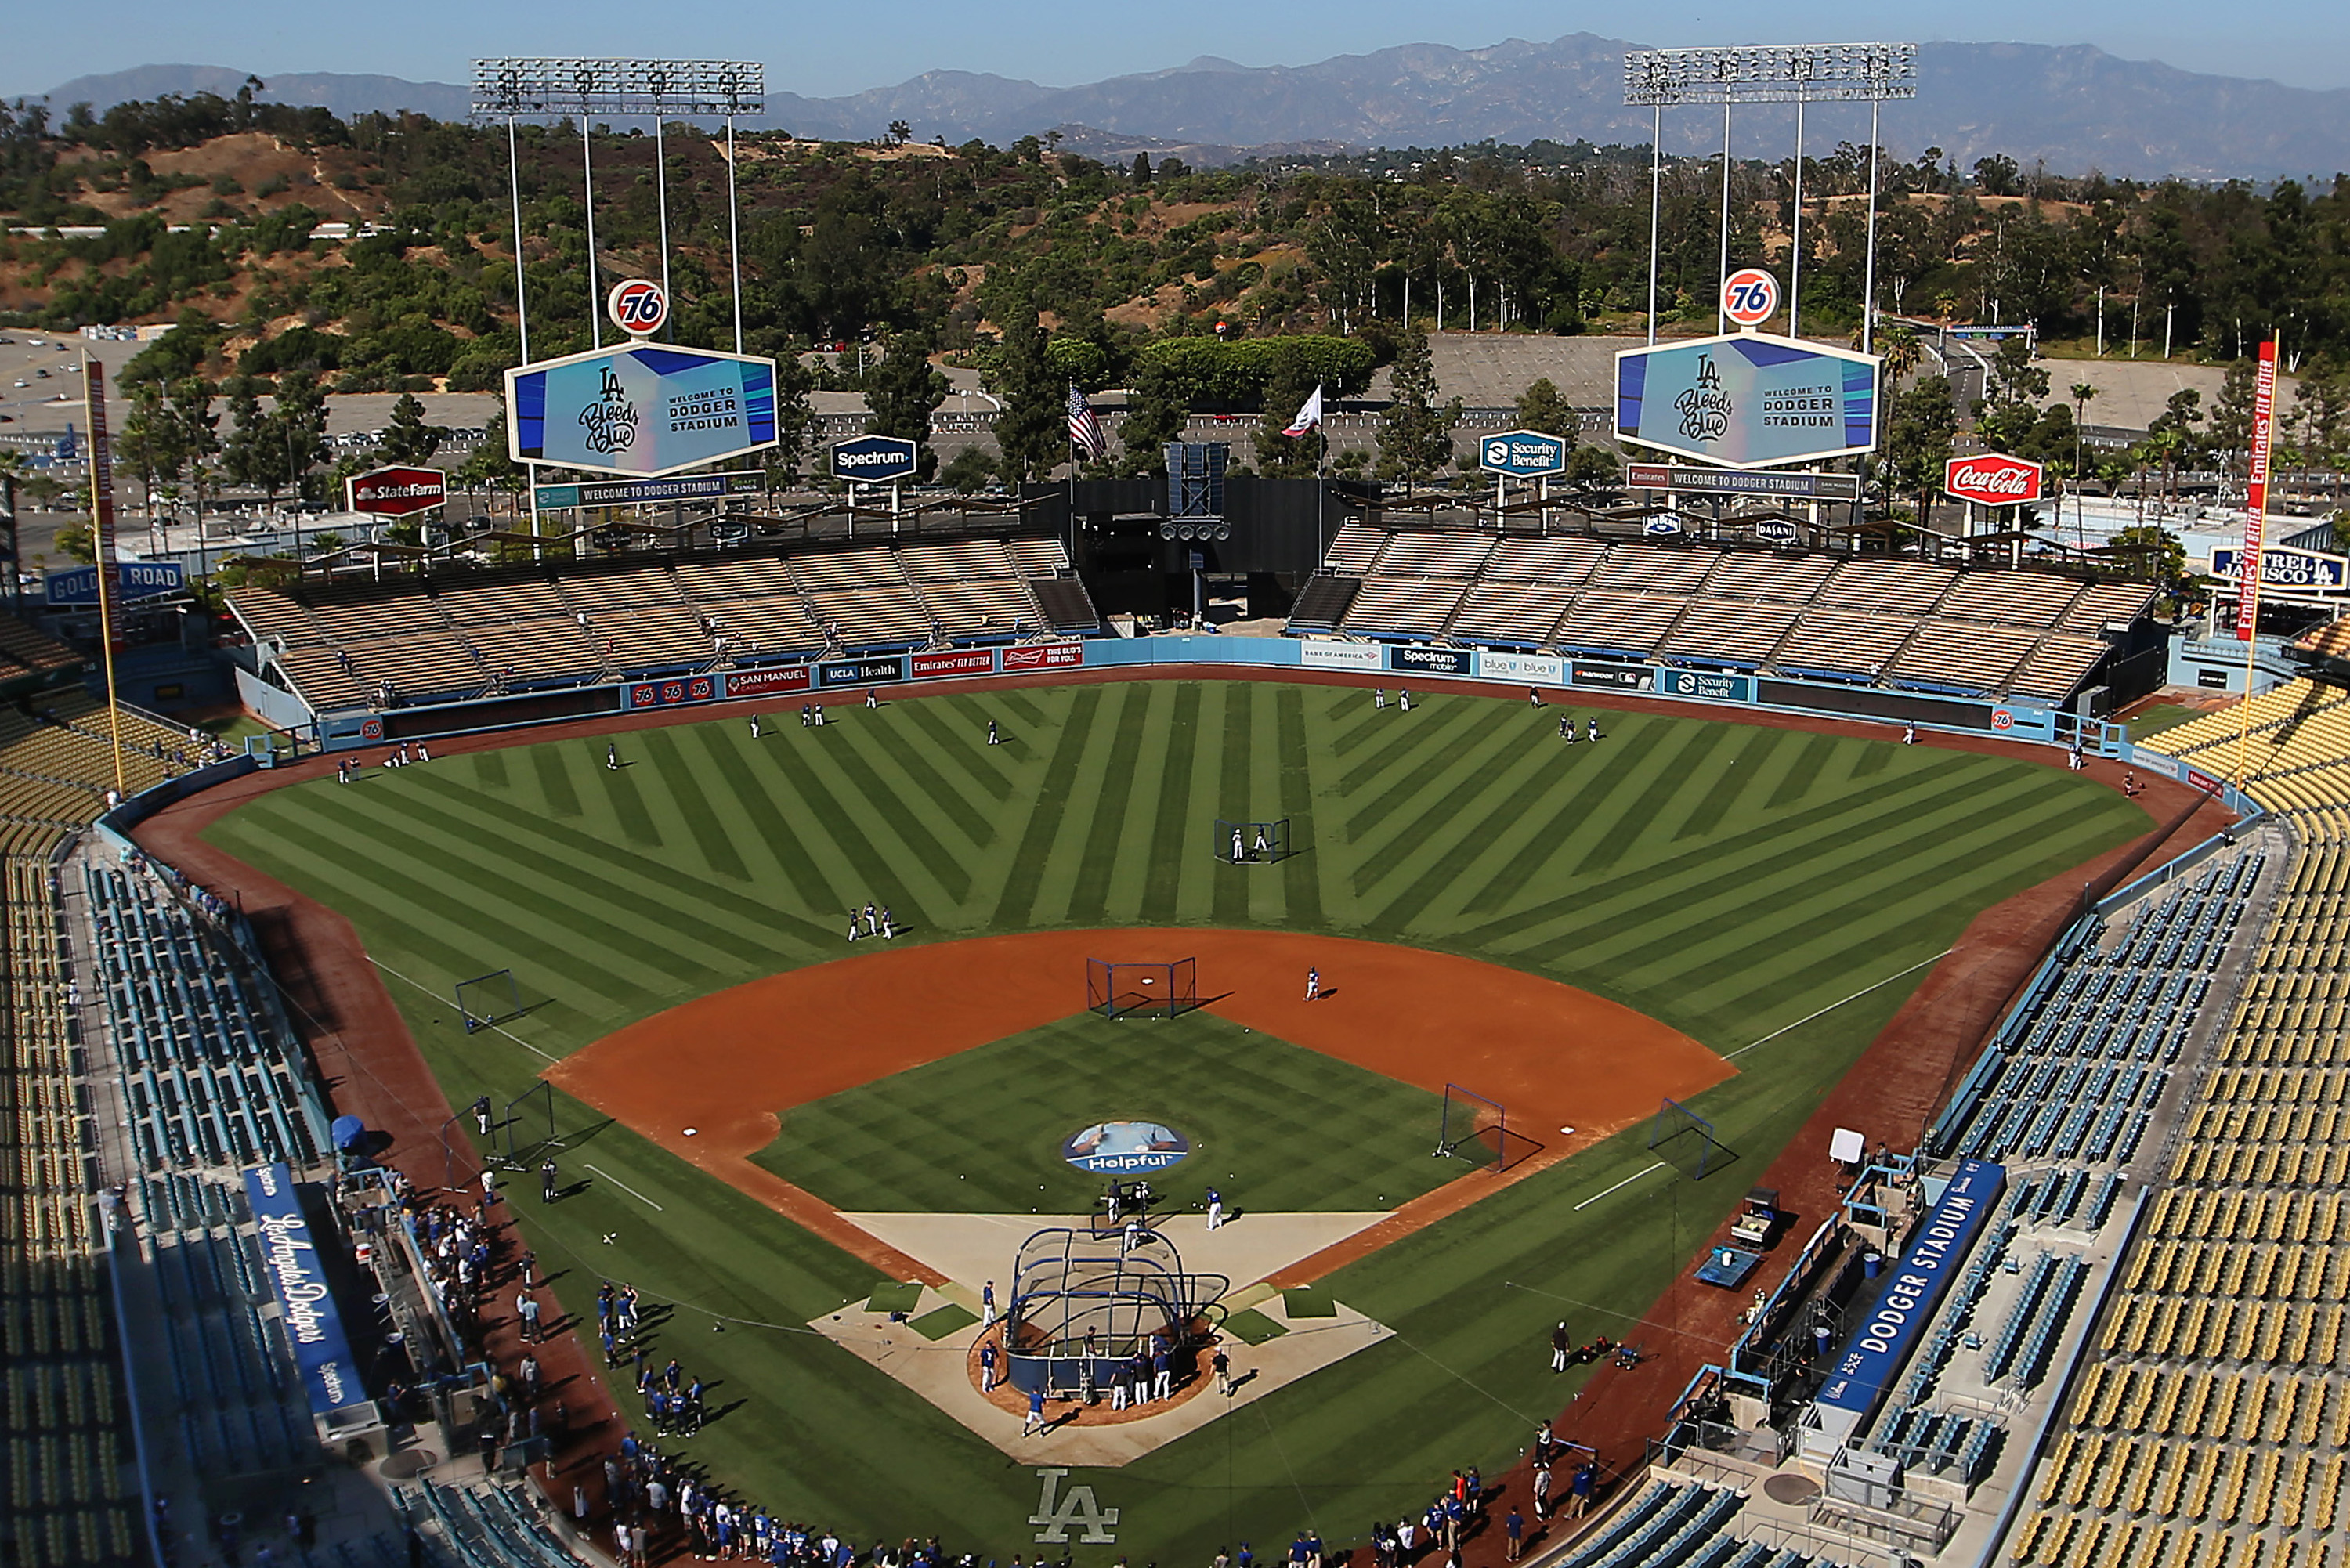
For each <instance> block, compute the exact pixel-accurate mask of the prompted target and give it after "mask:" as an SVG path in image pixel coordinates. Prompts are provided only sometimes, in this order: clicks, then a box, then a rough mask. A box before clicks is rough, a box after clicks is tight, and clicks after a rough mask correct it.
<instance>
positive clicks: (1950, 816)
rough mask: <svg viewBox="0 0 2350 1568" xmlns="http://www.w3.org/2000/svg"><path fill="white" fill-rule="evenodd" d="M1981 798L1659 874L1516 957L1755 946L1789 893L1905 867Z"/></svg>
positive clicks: (1893, 807)
mask: <svg viewBox="0 0 2350 1568" xmlns="http://www.w3.org/2000/svg"><path fill="white" fill-rule="evenodd" d="M1978 794H1979V791H1978V790H1975V789H1967V788H1955V787H1954V788H1945V789H1942V790H1938V791H1934V792H1931V793H1930V794H1928V795H1927V796H1925V797H1924V799H1923V800H1922V801H1899V802H1889V803H1886V804H1884V805H1880V806H1879V807H1878V809H1877V810H1876V811H1874V812H1873V813H1871V814H1870V815H1868V816H1867V817H1866V818H1861V819H1852V818H1850V817H1848V816H1847V817H1846V820H1845V821H1844V822H1842V823H1841V824H1838V823H1836V822H1833V821H1826V820H1823V821H1818V822H1814V823H1812V824H1809V825H1808V826H1804V828H1802V829H1800V830H1795V831H1786V830H1781V831H1776V832H1767V833H1766V834H1765V835H1764V836H1763V845H1762V846H1763V847H1765V848H1767V853H1766V854H1763V855H1761V856H1746V855H1739V856H1735V857H1726V860H1734V862H1735V864H1734V866H1731V865H1727V864H1726V865H1725V867H1724V868H1723V869H1720V870H1717V871H1716V872H1715V873H1714V874H1712V875H1707V874H1705V873H1704V872H1703V871H1702V870H1701V869H1700V868H1698V867H1689V868H1687V869H1686V870H1685V871H1684V872H1683V873H1682V874H1681V875H1680V876H1679V877H1672V878H1668V877H1663V876H1660V875H1659V874H1656V873H1654V872H1650V873H1648V874H1647V875H1643V876H1641V877H1638V878H1636V879H1630V880H1627V881H1624V882H1622V883H1620V884H1619V885H1618V886H1617V887H1615V888H1607V889H1599V890H1595V892H1594V895H1593V896H1592V897H1591V898H1587V899H1585V900H1582V901H1581V902H1579V903H1578V902H1575V901H1573V900H1565V901H1561V903H1560V905H1559V907H1557V908H1556V909H1555V911H1554V912H1553V913H1552V914H1551V916H1550V918H1549V919H1545V920H1544V922H1543V923H1542V924H1541V925H1540V926H1539V927H1538V928H1535V929H1537V930H1538V931H1539V934H1540V940H1536V941H1534V942H1530V943H1526V944H1523V945H1520V946H1518V947H1517V948H1516V949H1515V951H1516V952H1517V954H1518V956H1519V957H1520V958H1522V959H1523V960H1527V961H1534V962H1538V963H1544V964H1549V963H1552V962H1555V961H1557V959H1559V958H1560V957H1562V956H1564V955H1565V953H1566V952H1568V951H1570V950H1573V951H1576V952H1579V953H1581V954H1582V955H1583V957H1584V960H1585V961H1586V963H1593V962H1597V961H1600V959H1601V958H1602V957H1603V956H1604V951H1605V950H1610V949H1612V950H1617V951H1629V950H1636V949H1638V948H1640V947H1642V946H1645V945H1646V944H1648V943H1650V942H1655V941H1663V940H1670V941H1671V942H1672V944H1673V945H1674V946H1675V947H1676V948H1677V949H1680V948H1684V947H1686V946H1690V945H1698V944H1701V943H1702V942H1703V941H1704V940H1705V939H1706V938H1707V937H1708V936H1709V935H1711V934H1712V933H1714V932H1717V931H1727V932H1730V933H1731V940H1733V941H1742V940H1754V939H1755V938H1756V937H1758V936H1760V935H1763V934H1766V933H1764V932H1763V931H1760V930H1758V929H1756V928H1755V926H1754V925H1753V922H1755V921H1756V920H1758V919H1761V918H1762V916H1761V914H1760V912H1759V911H1760V910H1761V909H1762V908H1763V907H1764V906H1765V905H1766V904H1768V903H1770V902H1772V901H1773V900H1776V899H1779V898H1783V897H1784V893H1785V890H1786V889H1788V888H1798V887H1804V886H1807V885H1809V884H1811V883H1813V882H1814V881H1825V882H1827V883H1828V884H1829V885H1831V886H1835V887H1843V886H1845V885H1846V879H1847V878H1848V877H1849V875H1850V871H1849V869H1848V868H1851V867H1868V866H1871V865H1874V864H1876V863H1877V862H1878V861H1879V860H1889V861H1890V862H1892V863H1893V864H1894V865H1895V866H1896V867H1898V866H1899V865H1901V864H1903V863H1904V862H1905V861H1906V858H1907V857H1906V855H1904V854H1903V853H1902V851H1903V850H1904V849H1906V847H1907V846H1908V845H1909V844H1911V843H1912V842H1914V841H1915V840H1916V838H1917V836H1918V829H1919V827H1920V826H1925V825H1932V824H1935V823H1939V822H1941V821H1945V820H1950V821H1957V820H1963V819H1964V818H1966V817H1967V816H1969V815H1970V814H1971V813H1972V812H1973V810H1974V809H1975V807H1974V805H1973V804H1972V802H1973V800H1974V799H1975V798H1977V797H1978ZM1529 934H1532V933H1531V932H1530V933H1529ZM1750 962H1752V960H1750Z"/></svg>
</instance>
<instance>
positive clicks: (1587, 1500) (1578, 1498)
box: [1567, 1459, 1599, 1519]
mask: <svg viewBox="0 0 2350 1568" xmlns="http://www.w3.org/2000/svg"><path fill="white" fill-rule="evenodd" d="M1598 1481H1599V1461H1598V1460H1597V1459H1586V1460H1584V1461H1583V1463H1581V1464H1580V1465H1578V1466H1576V1467H1575V1480H1573V1481H1571V1482H1569V1483H1568V1486H1567V1490H1568V1491H1570V1492H1571V1493H1573V1494H1574V1498H1575V1501H1574V1504H1573V1506H1571V1507H1570V1508H1569V1509H1568V1510H1567V1517H1568V1518H1569V1519H1581V1518H1582V1517H1583V1515H1584V1512H1585V1511H1586V1510H1587V1509H1589V1508H1590V1507H1591V1490H1592V1488H1593V1487H1595V1486H1596V1485H1597V1484H1598Z"/></svg>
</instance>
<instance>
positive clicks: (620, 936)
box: [369, 785, 813, 962]
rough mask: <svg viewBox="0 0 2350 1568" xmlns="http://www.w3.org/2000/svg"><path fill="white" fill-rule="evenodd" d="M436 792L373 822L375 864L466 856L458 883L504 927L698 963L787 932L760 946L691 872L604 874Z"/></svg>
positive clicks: (417, 794)
mask: <svg viewBox="0 0 2350 1568" xmlns="http://www.w3.org/2000/svg"><path fill="white" fill-rule="evenodd" d="M430 788H432V786H429V785H421V786H420V787H419V788H418V789H416V790H414V791H412V792H409V793H406V794H402V795H401V796H400V798H398V799H396V800H390V801H388V802H387V806H388V809H387V810H386V812H385V814H384V815H382V816H380V817H379V818H377V819H376V820H375V821H374V822H373V823H371V824H370V825H369V831H370V836H372V838H373V839H374V841H375V842H376V843H377V844H378V845H379V846H380V847H381V848H382V849H383V851H384V853H385V857H384V858H383V859H381V860H380V861H378V862H376V863H375V864H374V867H373V868H374V871H375V873H376V875H377V876H378V877H379V879H380V878H381V877H384V876H386V875H400V876H403V877H404V876H405V875H406V873H405V871H404V870H400V869H397V868H400V867H411V866H413V867H441V866H446V865H448V864H449V863H450V861H451V859H452V857H459V856H462V857H464V859H465V860H466V862H467V863H468V865H469V867H470V868H471V873H470V875H468V876H467V877H463V878H459V879H456V881H455V882H454V884H453V885H454V886H456V887H462V888H464V889H465V893H466V898H465V902H467V903H468V904H469V905H471V906H472V907H473V908H476V909H484V910H485V911H495V912H497V913H498V914H499V915H500V917H501V919H500V924H501V925H512V926H515V927H518V928H524V929H528V928H530V927H532V926H534V925H536V926H538V927H540V928H541V929H545V928H547V927H554V928H559V929H567V930H570V931H571V932H573V934H574V935H575V936H576V937H577V939H579V940H587V941H590V942H594V943H597V944H599V945H601V946H602V947H604V948H605V949H606V950H608V951H609V952H611V953H613V954H618V955H621V956H624V957H626V958H628V959H629V960H630V961H635V960H636V959H638V958H639V957H641V955H642V953H643V951H644V950H645V949H646V948H648V947H651V948H653V949H656V950H666V951H669V952H671V953H673V954H674V956H675V957H676V959H677V960H678V961H681V962H697V961H699V960H700V959H701V958H702V957H703V956H705V955H706V954H707V952H709V951H710V950H716V951H718V952H721V953H726V954H729V955H730V956H733V957H735V958H738V959H741V960H743V961H752V960H754V959H759V958H767V957H771V956H772V955H773V953H774V951H775V945H776V943H777V941H778V940H782V939H784V938H785V935H786V934H787V933H786V931H785V929H779V928H777V929H773V934H772V935H771V936H770V937H769V938H768V939H767V940H760V939H759V938H758V937H756V936H755V935H754V934H753V932H752V930H750V929H740V928H734V927H730V926H728V925H725V924H723V923H722V922H719V921H716V920H712V919H710V918H709V906H710V904H711V902H712V899H711V897H710V895H712V894H715V893H718V892H719V891H720V889H719V888H715V887H714V886H712V885H711V884H708V883H702V882H700V881H698V880H695V879H694V878H692V877H690V876H687V875H682V874H675V875H671V876H668V877H660V876H653V877H632V876H629V875H626V874H621V875H618V876H614V875H610V874H604V875H598V867H597V866H596V865H595V864H594V863H592V862H587V863H583V862H582V861H580V860H579V859H578V858H577V857H571V856H565V855H561V854H557V853H554V852H552V851H549V850H547V849H546V848H544V847H541V846H539V845H538V844H536V843H535V842H534V840H535V839H536V837H537V836H536V834H534V833H533V832H532V830H531V828H530V826H529V825H528V824H527V823H524V822H514V821H509V822H504V823H500V822H498V820H497V819H496V818H495V817H494V816H492V815H488V814H484V813H477V812H473V811H468V810H467V809H465V802H464V797H462V796H460V797H456V804H455V805H450V804H449V803H448V802H447V801H445V800H444V801H438V802H436V801H435V800H433V799H431V798H428V797H427V793H426V792H427V790H428V789H430ZM558 911H560V913H559V914H558ZM655 912H658V913H659V915H660V921H659V923H658V926H657V927H656V928H655V929H648V930H643V931H641V932H639V931H636V930H633V929H632V930H631V931H629V932H628V933H625V934H624V933H623V931H622V929H621V928H622V926H623V925H626V926H629V927H631V928H635V927H637V926H638V925H639V921H640V919H641V917H643V916H645V915H647V914H650V913H655ZM764 914H765V911H764V910H763V911H760V917H761V918H760V919H759V923H760V924H764V923H765V921H764ZM499 934H500V935H503V934H504V933H503V931H501V932H500V933H499ZM804 934H805V935H809V936H812V935H813V932H807V933H804ZM795 945H801V946H804V947H806V946H812V944H795Z"/></svg>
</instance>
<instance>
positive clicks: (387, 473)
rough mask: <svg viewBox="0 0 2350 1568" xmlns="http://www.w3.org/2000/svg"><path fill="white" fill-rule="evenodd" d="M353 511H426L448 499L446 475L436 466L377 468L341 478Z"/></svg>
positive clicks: (401, 514)
mask: <svg viewBox="0 0 2350 1568" xmlns="http://www.w3.org/2000/svg"><path fill="white" fill-rule="evenodd" d="M343 483H344V485H345V486H346V488H347V490H348V501H349V503H350V509H351V510H352V511H354V512H369V513H373V514H375V515H377V516H379V517H405V516H408V515H409V514H411V513H415V512H430V511H432V509H433V508H434V507H435V506H439V505H441V504H442V503H444V502H446V501H447V500H448V499H449V476H448V475H447V474H445V473H443V472H441V471H440V470H439V469H437V468H407V467H392V468H377V469H370V470H369V471H368V472H365V473H355V474H353V475H351V477H350V478H348V479H347V480H345V481H344V482H343Z"/></svg>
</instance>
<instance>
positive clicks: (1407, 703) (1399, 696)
mask: <svg viewBox="0 0 2350 1568" xmlns="http://www.w3.org/2000/svg"><path fill="white" fill-rule="evenodd" d="M1396 706H1397V707H1399V708H1400V709H1402V710H1403V711H1405V712H1407V713H1409V712H1410V711H1411V693H1410V692H1409V691H1405V690H1404V689H1403V688H1402V687H1400V686H1399V687H1397V688H1396Z"/></svg>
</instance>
